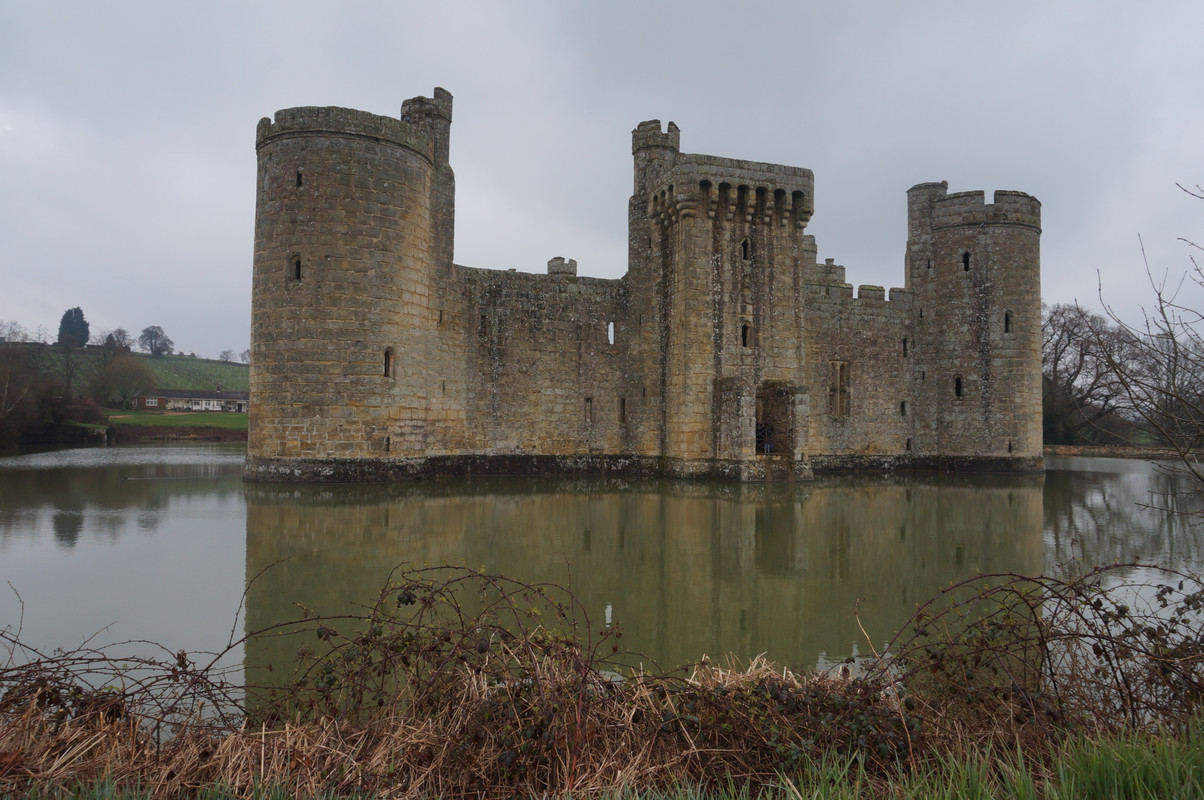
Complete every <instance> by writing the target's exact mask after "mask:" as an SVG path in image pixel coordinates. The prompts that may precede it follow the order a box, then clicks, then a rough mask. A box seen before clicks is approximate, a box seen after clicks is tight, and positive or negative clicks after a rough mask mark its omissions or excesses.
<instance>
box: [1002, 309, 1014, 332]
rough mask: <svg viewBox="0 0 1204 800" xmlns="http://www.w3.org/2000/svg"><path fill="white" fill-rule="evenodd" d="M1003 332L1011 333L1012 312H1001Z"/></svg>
mask: <svg viewBox="0 0 1204 800" xmlns="http://www.w3.org/2000/svg"><path fill="white" fill-rule="evenodd" d="M1003 332H1004V333H1011V332H1012V312H1011V311H1005V312H1003Z"/></svg>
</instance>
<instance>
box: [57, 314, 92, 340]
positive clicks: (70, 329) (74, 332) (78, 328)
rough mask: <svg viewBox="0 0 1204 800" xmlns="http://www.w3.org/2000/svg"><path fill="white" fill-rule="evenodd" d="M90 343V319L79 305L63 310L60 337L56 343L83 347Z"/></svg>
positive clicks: (60, 321)
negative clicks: (88, 319) (85, 316)
mask: <svg viewBox="0 0 1204 800" xmlns="http://www.w3.org/2000/svg"><path fill="white" fill-rule="evenodd" d="M87 343H88V321H87V320H86V319H84V312H83V309H81V308H80V307H79V306H76V307H75V308H69V309H67V310H66V311H64V312H63V318H62V319H61V320H59V338H58V342H56V344H60V345H62V346H63V347H83V346H84V345H86V344H87Z"/></svg>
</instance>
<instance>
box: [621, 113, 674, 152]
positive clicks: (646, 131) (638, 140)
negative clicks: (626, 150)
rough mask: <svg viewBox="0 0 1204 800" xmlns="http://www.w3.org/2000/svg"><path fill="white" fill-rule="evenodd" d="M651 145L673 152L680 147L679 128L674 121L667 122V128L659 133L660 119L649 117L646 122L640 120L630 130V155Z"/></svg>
mask: <svg viewBox="0 0 1204 800" xmlns="http://www.w3.org/2000/svg"><path fill="white" fill-rule="evenodd" d="M651 147H659V148H666V149H669V150H672V151H673V152H674V153H676V152H678V151H679V150H680V149H681V129H679V128H678V127H677V124H676V123H674V122H670V123H669V128H668V130H666V131H665V132H664V133H661V121H660V120H659V119H650V120H648V121H647V122H641V123H640V124H639V125H637V126H636V128H635V130H633V131H632V132H631V152H632V155H634V154H636V153H638V152H640V151H641V150H646V149H648V148H651Z"/></svg>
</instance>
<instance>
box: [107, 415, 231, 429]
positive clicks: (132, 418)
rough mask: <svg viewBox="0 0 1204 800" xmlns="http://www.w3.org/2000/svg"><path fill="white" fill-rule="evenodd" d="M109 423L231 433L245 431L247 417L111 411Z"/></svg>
mask: <svg viewBox="0 0 1204 800" xmlns="http://www.w3.org/2000/svg"><path fill="white" fill-rule="evenodd" d="M109 421H110V422H111V423H112V424H114V425H116V426H118V427H120V426H122V425H154V426H158V427H163V428H226V429H228V430H232V431H245V430H246V429H247V415H246V414H239V413H236V412H231V411H180V412H172V413H164V412H162V411H113V412H111V413H110V415H109Z"/></svg>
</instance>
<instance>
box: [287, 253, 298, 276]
mask: <svg viewBox="0 0 1204 800" xmlns="http://www.w3.org/2000/svg"><path fill="white" fill-rule="evenodd" d="M288 277H289V279H290V280H294V281H299V280H301V256H293V260H292V261H291V262H289V265H288Z"/></svg>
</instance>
